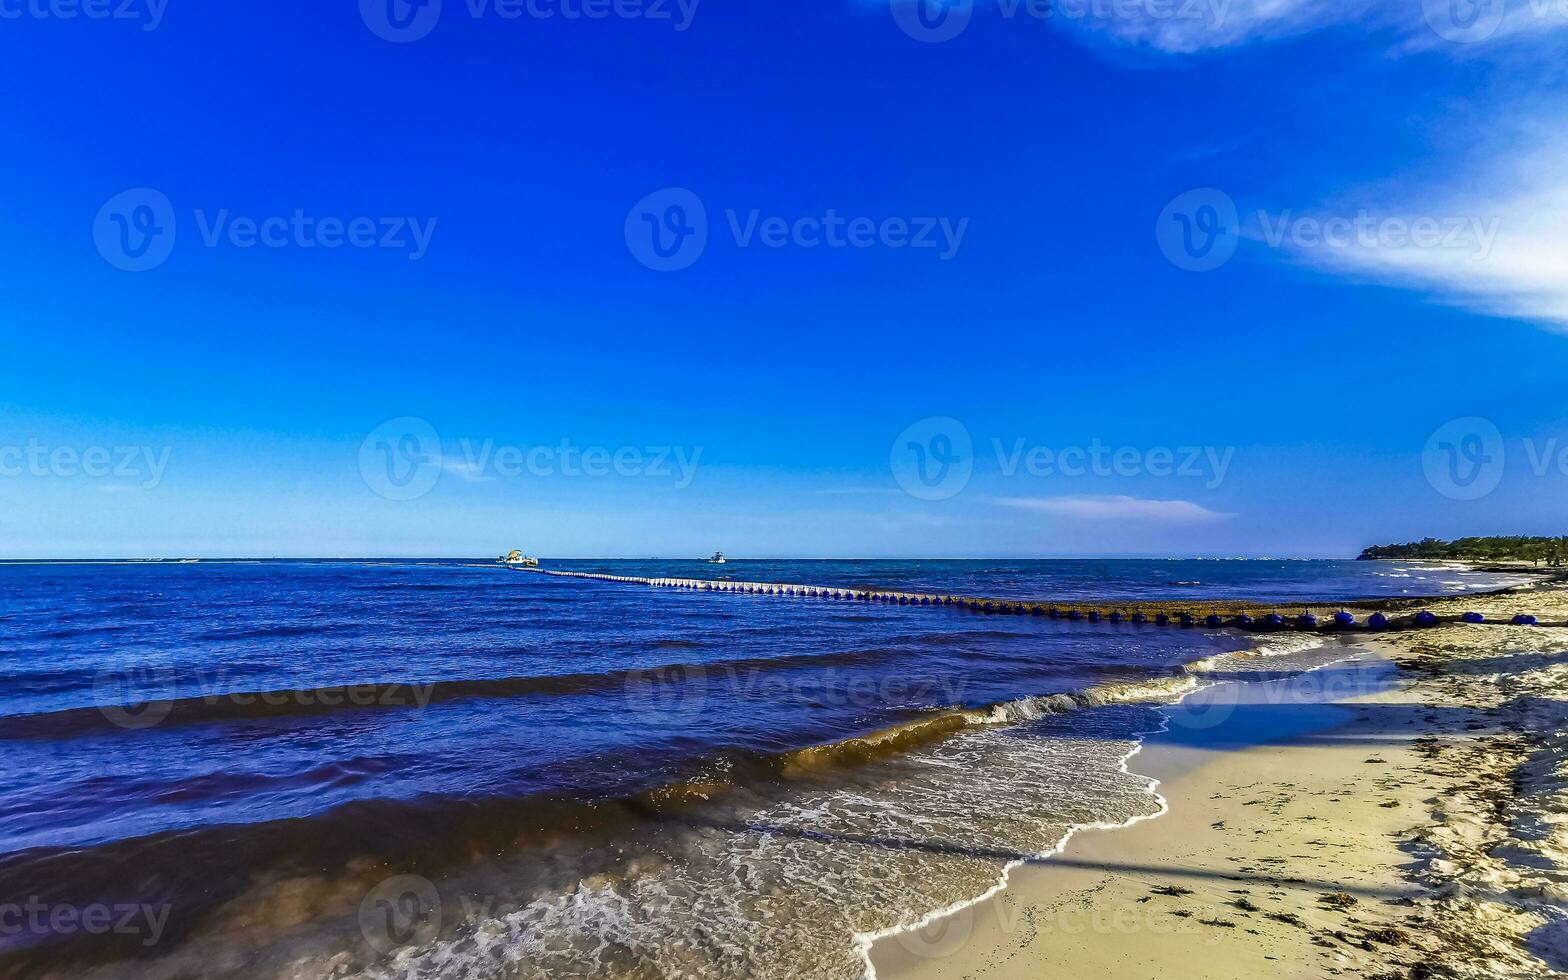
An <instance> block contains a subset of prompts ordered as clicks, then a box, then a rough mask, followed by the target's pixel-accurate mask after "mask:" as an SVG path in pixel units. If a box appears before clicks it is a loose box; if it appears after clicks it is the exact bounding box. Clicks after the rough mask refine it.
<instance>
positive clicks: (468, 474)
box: [441, 456, 491, 483]
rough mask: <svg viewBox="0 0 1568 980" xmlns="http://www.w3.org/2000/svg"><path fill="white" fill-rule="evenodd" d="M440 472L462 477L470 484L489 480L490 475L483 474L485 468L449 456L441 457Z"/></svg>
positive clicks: (469, 461)
mask: <svg viewBox="0 0 1568 980" xmlns="http://www.w3.org/2000/svg"><path fill="white" fill-rule="evenodd" d="M441 470H442V472H444V473H450V474H452V475H453V476H457V477H462V478H463V479H465V480H468V481H469V482H471V483H483V482H485V481H486V480H489V479H491V476H490V474H488V473H486V472H485V468H484V466H482V465H481V464H479V463H476V462H473V461H471V460H465V459H457V458H455V457H451V456H442V457H441Z"/></svg>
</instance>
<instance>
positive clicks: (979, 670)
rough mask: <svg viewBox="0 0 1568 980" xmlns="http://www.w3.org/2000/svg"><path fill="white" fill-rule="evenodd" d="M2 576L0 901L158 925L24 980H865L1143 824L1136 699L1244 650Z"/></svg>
mask: <svg viewBox="0 0 1568 980" xmlns="http://www.w3.org/2000/svg"><path fill="white" fill-rule="evenodd" d="M551 564H552V565H553V566H554V567H563V568H570V569H572V570H587V571H600V570H604V571H611V572H614V573H618V574H656V575H663V574H682V575H686V576H694V577H695V576H699V575H700V576H704V577H708V576H710V575H712V574H713V573H714V572H715V571H717V572H719V573H720V574H724V575H729V576H731V577H735V578H745V579H749V580H778V581H792V582H809V583H813V584H824V585H852V584H853V585H880V586H886V587H903V588H917V587H918V588H927V589H932V590H939V591H947V592H967V593H970V594H985V595H998V596H1003V595H1007V596H1018V597H1029V598H1051V597H1063V598H1072V597H1074V596H1079V595H1081V596H1085V597H1086V596H1088V595H1106V596H1117V595H1126V596H1137V595H1147V594H1149V592H1148V591H1147V590H1153V592H1154V594H1161V595H1166V594H1168V595H1182V597H1191V596H1190V595H1185V594H1182V593H1181V592H1180V591H1179V590H1183V589H1185V590H1197V591H1199V592H1204V591H1205V590H1206V593H1207V594H1212V595H1215V596H1238V597H1248V598H1251V597H1264V598H1269V597H1277V598H1286V597H1305V596H1313V597H1323V598H1350V597H1355V596H1358V595H1372V594H1390V593H1394V594H1397V591H1398V589H1402V588H1418V589H1420V588H1425V587H1426V585H1427V583H1429V582H1436V581H1437V580H1438V576H1440V577H1441V578H1442V579H1445V580H1449V581H1455V580H1457V579H1456V578H1455V573H1454V572H1453V571H1452V570H1450V569H1442V570H1436V571H1432V572H1422V573H1421V574H1422V575H1426V576H1431V578H1422V579H1420V580H1417V584H1416V585H1414V586H1412V585H1411V580H1405V579H1388V580H1387V581H1388V582H1389V583H1391V584H1389V585H1388V586H1386V587H1384V588H1382V589H1381V590H1380V589H1378V588H1376V587H1375V585H1376V583H1378V582H1380V581H1383V580H1381V579H1379V578H1378V577H1377V575H1378V574H1379V573H1380V572H1390V573H1393V572H1394V567H1395V566H1387V567H1384V568H1372V569H1370V571H1369V570H1368V566H1367V565H1366V564H1365V563H1362V564H1360V565H1358V564H1357V563H1317V562H1300V563H1262V562H1235V563H1228V562H1191V563H1189V562H1112V563H1085V562H1063V563H1050V562H1045V563H990V564H987V563H971V562H953V563H947V562H800V563H777V562H774V563H742V562H735V563H732V564H730V565H727V566H707V565H704V564H702V563H682V564H680V565H679V566H677V565H675V564H673V563H666V564H658V563H651V562H626V563H613V564H611V563H593V562H561V563H551ZM607 566H608V567H607ZM1198 566H1201V569H1202V570H1201V578H1200V577H1198V576H1199V575H1200V573H1199V572H1198V571H1195V570H1194V568H1196V567H1198ZM1398 567H1404V566H1398ZM1396 574H1406V573H1404V572H1399V573H1396ZM1096 576H1099V580H1098V581H1096ZM1188 576H1193V577H1191V578H1189V577H1188ZM1314 576H1316V578H1315V579H1314ZM1249 577H1250V580H1251V590H1250V591H1249ZM1162 578H1164V579H1168V580H1169V581H1183V582H1187V581H1205V582H1206V583H1208V584H1206V585H1204V586H1171V587H1169V589H1173V590H1177V591H1161V590H1159V589H1156V587H1155V586H1153V585H1151V584H1149V583H1151V582H1154V581H1156V580H1160V579H1162ZM0 580H3V581H4V584H5V585H6V586H7V588H6V593H5V594H6V595H7V602H6V606H5V608H4V610H3V611H0V615H3V617H4V620H3V622H4V623H5V626H6V631H7V642H6V643H5V645H4V648H3V649H0V670H3V671H4V674H5V678H6V687H5V690H6V692H7V693H6V697H5V699H4V702H3V708H0V771H4V772H5V773H7V775H8V779H7V783H6V785H5V787H4V789H3V790H0V814H3V815H4V817H5V819H4V820H3V821H0V885H3V886H4V890H5V891H6V892H7V893H9V894H19V895H29V896H37V897H38V899H39V901H40V902H41V903H43V904H45V905H47V906H52V907H59V906H71V907H81V906H85V905H91V904H93V903H101V904H123V905H127V906H129V905H136V904H139V905H145V906H148V907H153V908H158V909H166V910H167V916H166V921H165V922H164V924H163V925H162V927H161V928H160V929H159V930H157V937H156V940H155V941H154V942H151V943H149V942H147V941H146V940H147V939H149V938H151V933H152V931H153V930H151V929H150V928H144V929H143V930H142V931H140V932H134V933H131V934H129V935H125V934H118V933H115V934H107V935H102V936H97V935H86V934H84V933H82V932H81V931H79V930H78V931H77V932H74V933H65V934H62V933H61V932H60V930H58V929H53V928H50V929H33V930H24V931H23V932H22V933H21V934H20V935H6V936H3V937H0V968H3V969H4V970H5V972H6V973H8V974H16V975H32V974H40V973H48V972H51V971H57V975H62V976H77V975H83V971H84V970H86V969H87V968H88V967H87V965H86V964H85V963H82V962H80V961H79V960H80V958H81V957H83V956H88V957H90V958H92V959H95V960H98V961H100V962H102V963H103V964H105V965H104V966H103V967H102V969H105V970H107V971H108V973H109V974H110V975H121V974H123V975H135V976H158V975H166V976H186V975H191V976H196V975H205V976H216V975H224V974H226V973H227V974H231V975H237V976H280V975H301V976H319V975H322V974H323V973H324V972H328V971H329V970H332V969H336V970H341V971H364V972H366V973H367V974H369V975H380V976H387V975H410V976H412V975H416V974H417V975H427V976H428V975H438V976H453V977H467V976H473V977H480V976H485V977H489V976H495V977H501V976H535V975H540V974H548V975H550V976H574V975H583V976H589V975H592V976H626V977H641V976H649V977H652V976H672V975H680V976H725V977H734V976H778V977H796V976H800V977H804V976H811V977H832V976H845V977H849V976H858V975H860V973H861V971H862V970H863V962H862V961H861V958H860V954H859V952H858V948H857V947H858V945H859V943H860V940H859V939H858V938H857V937H863V936H865V935H866V934H869V933H875V932H879V931H883V930H887V929H889V928H894V927H897V926H900V925H907V924H909V923H911V922H913V921H916V920H918V919H919V918H920V917H922V916H924V915H926V914H929V913H930V912H932V911H934V910H936V909H940V908H943V907H946V906H949V905H951V904H953V903H955V902H961V901H965V900H968V899H971V898H973V897H974V896H976V895H978V894H981V893H983V892H985V891H986V890H988V889H989V888H991V887H993V886H994V884H995V882H996V881H997V879H998V877H999V875H1000V874H1001V870H1002V869H1003V868H1004V867H1005V866H1006V865H1007V864H1008V863H1009V862H1011V861H1015V860H1018V859H1021V858H1023V857H1027V856H1029V855H1033V854H1038V853H1042V852H1045V851H1049V850H1050V849H1051V848H1052V847H1054V845H1055V843H1056V842H1057V841H1058V840H1060V838H1061V837H1062V835H1063V834H1065V833H1066V832H1067V831H1068V829H1070V828H1071V827H1072V826H1073V825H1075V824H1081V823H1093V822H1108V823H1120V822H1124V821H1126V820H1128V819H1132V818H1136V817H1139V816H1146V815H1148V814H1149V813H1151V812H1153V811H1154V809H1155V808H1156V807H1157V805H1158V802H1157V800H1156V798H1155V797H1154V796H1153V795H1152V794H1151V793H1150V792H1149V785H1148V782H1147V780H1144V779H1142V777H1138V776H1136V775H1132V774H1129V773H1128V772H1126V771H1125V768H1124V767H1123V765H1122V760H1123V759H1124V758H1125V757H1126V756H1127V754H1128V753H1129V752H1131V751H1132V749H1133V748H1134V747H1135V746H1136V745H1137V740H1138V738H1139V736H1140V734H1141V733H1143V732H1147V731H1149V730H1151V729H1153V728H1155V727H1158V726H1159V724H1160V723H1161V720H1160V716H1159V713H1158V712H1157V711H1156V709H1155V708H1154V707H1152V706H1151V705H1150V704H1147V703H1140V702H1136V701H1130V700H1129V699H1131V698H1137V697H1142V696H1151V695H1152V696H1155V697H1164V698H1169V697H1173V696H1175V695H1177V694H1179V693H1180V692H1181V691H1184V690H1187V689H1189V688H1190V687H1191V686H1192V685H1193V684H1194V683H1195V681H1194V679H1193V678H1192V676H1190V674H1189V672H1188V671H1187V669H1186V665H1188V664H1190V663H1193V662H1195V661H1200V660H1203V659H1205V658H1209V657H1213V656H1215V655H1221V654H1224V653H1226V652H1227V651H1234V650H1239V649H1242V648H1243V647H1245V646H1247V645H1248V644H1249V643H1250V641H1249V640H1248V639H1246V638H1243V637H1240V636H1235V635H1228V634H1226V633H1223V632H1213V633H1209V632H1205V631H1202V630H1157V629H1153V628H1138V627H1132V626H1113V625H1110V624H1087V623H1079V624H1067V623H1057V622H1052V621H1050V620H1045V619H1035V618H1018V617H1012V618H1007V619H998V618H989V617H984V616H978V615H975V614H972V613H966V612H963V611H959V610H954V609H947V608H942V609H922V608H909V607H899V606H886V605H875V606H873V605H859V604H855V605H842V604H829V603H822V602H813V601H810V600H795V599H784V598H774V597H751V596H736V595H716V594H711V593H688V592H670V591H662V590H660V591H656V590H649V589H646V588H639V587H628V586H622V585H612V584H607V583H599V582H585V581H579V580H560V579H551V578H548V577H545V576H532V575H519V574H516V573H512V572H509V571H507V570H505V569H499V568H496V567H494V566H483V565H473V564H470V563H462V562H391V563H389V562H375V563H369V562H366V563H356V562H277V563H203V564H199V565H173V564H163V563H160V564H143V565H92V566H89V565H71V564H67V565H37V564H35V565H14V566H0ZM1464 581H1465V582H1466V584H1467V585H1468V586H1471V587H1481V586H1486V585H1490V584H1493V583H1494V582H1495V581H1496V580H1495V579H1492V578H1488V577H1486V576H1479V575H1473V576H1467V577H1466V578H1465V580H1464ZM1314 582H1315V588H1316V591H1314ZM1140 590H1145V591H1140ZM1430 591H1441V588H1431V589H1430ZM1069 695H1071V696H1069ZM432 971H433V972H432Z"/></svg>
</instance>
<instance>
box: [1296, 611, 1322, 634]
mask: <svg viewBox="0 0 1568 980" xmlns="http://www.w3.org/2000/svg"><path fill="white" fill-rule="evenodd" d="M1296 625H1297V626H1301V627H1304V628H1306V629H1309V630H1310V629H1317V627H1318V618H1317V617H1316V616H1314V615H1312V614H1311V613H1302V614H1301V615H1300V616H1297V617H1296Z"/></svg>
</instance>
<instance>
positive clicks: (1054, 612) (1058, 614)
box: [1045, 606, 1062, 619]
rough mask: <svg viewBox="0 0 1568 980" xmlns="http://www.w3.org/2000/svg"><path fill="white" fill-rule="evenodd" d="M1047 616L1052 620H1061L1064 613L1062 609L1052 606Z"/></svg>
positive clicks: (1047, 611)
mask: <svg viewBox="0 0 1568 980" xmlns="http://www.w3.org/2000/svg"><path fill="white" fill-rule="evenodd" d="M1045 614H1046V615H1047V616H1049V617H1051V618H1052V619H1061V618H1062V611H1061V610H1060V609H1058V608H1056V607H1055V606H1052V607H1051V608H1050V609H1047V610H1046V612H1045Z"/></svg>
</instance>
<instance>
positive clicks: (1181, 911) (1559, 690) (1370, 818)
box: [871, 584, 1568, 980]
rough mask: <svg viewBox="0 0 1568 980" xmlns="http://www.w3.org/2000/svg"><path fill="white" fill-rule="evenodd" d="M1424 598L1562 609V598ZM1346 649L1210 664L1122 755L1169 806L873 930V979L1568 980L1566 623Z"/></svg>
mask: <svg viewBox="0 0 1568 980" xmlns="http://www.w3.org/2000/svg"><path fill="white" fill-rule="evenodd" d="M1461 607H1462V608H1461ZM1432 608H1433V609H1434V611H1438V612H1443V613H1452V612H1458V611H1463V610H1471V609H1474V610H1478V611H1481V612H1483V613H1487V614H1488V615H1489V616H1492V617H1495V616H1499V615H1501V614H1502V613H1503V612H1505V611H1506V612H1508V613H1509V615H1512V613H1514V612H1518V611H1521V610H1525V611H1530V612H1533V613H1537V614H1541V615H1545V614H1551V615H1553V616H1555V618H1557V619H1561V618H1562V616H1563V614H1564V612H1565V611H1568V590H1565V589H1564V588H1563V586H1561V585H1557V584H1552V585H1542V586H1540V587H1537V588H1533V589H1526V590H1523V591H1521V592H1519V593H1515V594H1512V595H1501V596H1495V597H1487V598H1472V599H1468V600H1456V601H1453V602H1446V603H1435V604H1433V606H1432ZM1343 653H1344V656H1345V658H1346V659H1345V660H1344V661H1342V662H1340V663H1336V664H1334V665H1331V666H1329V667H1325V668H1322V669H1319V670H1315V671H1310V672H1300V671H1268V670H1263V671H1261V672H1259V673H1250V674H1249V673H1248V672H1245V671H1236V670H1231V671H1229V672H1227V673H1224V674H1216V675H1214V676H1213V678H1212V679H1213V680H1215V681H1217V684H1216V685H1215V686H1214V687H1211V688H1209V689H1208V690H1206V691H1204V692H1202V693H1201V694H1199V695H1196V696H1194V697H1193V698H1189V699H1188V701H1186V702H1184V703H1183V704H1181V705H1179V706H1177V707H1175V708H1173V709H1172V710H1171V712H1170V715H1171V724H1170V728H1169V730H1168V731H1167V732H1165V733H1163V734H1160V735H1156V736H1153V737H1151V738H1150V739H1149V741H1148V742H1147V743H1146V745H1145V746H1144V748H1143V750H1142V751H1141V752H1140V753H1139V754H1138V755H1136V756H1135V757H1134V758H1132V759H1131V760H1130V761H1129V768H1130V769H1131V771H1133V772H1135V773H1140V774H1144V775H1148V776H1150V777H1153V778H1156V779H1158V780H1160V787H1159V792H1160V793H1161V795H1162V796H1163V797H1164V798H1165V800H1166V801H1167V803H1168V806H1169V811H1168V812H1167V813H1165V814H1164V815H1163V816H1161V817H1158V818H1155V819H1151V820H1146V821H1142V822H1139V823H1137V824H1135V825H1133V826H1131V827H1127V828H1124V829H1119V830H1104V831H1102V830H1085V831H1080V832H1079V833H1077V834H1076V835H1074V836H1073V837H1072V838H1071V839H1070V840H1069V841H1068V842H1067V844H1066V845H1065V846H1064V848H1063V849H1062V851H1061V852H1060V853H1059V854H1056V855H1053V856H1050V857H1049V858H1046V859H1043V860H1040V861H1037V862H1032V863H1030V864H1027V865H1024V866H1021V867H1018V868H1015V869H1014V870H1013V871H1012V873H1011V875H1010V878H1009V881H1008V885H1007V887H1006V889H1005V890H1003V891H1001V892H1000V893H998V894H997V895H996V896H994V897H993V898H990V899H988V900H986V901H983V902H980V903H978V904H975V905H973V906H970V907H968V908H965V909H963V910H961V911H959V912H956V913H954V914H952V915H949V916H947V917H945V918H943V919H940V920H937V921H935V922H933V923H931V924H930V925H929V926H927V927H926V928H924V929H922V930H919V931H915V932H909V933H903V934H899V935H895V936H892V937H889V938H886V939H882V940H879V941H878V942H877V943H876V945H875V946H874V948H873V949H872V952H871V959H872V963H873V965H874V967H875V970H876V973H877V975H878V976H879V977H881V978H883V980H948V978H955V980H956V978H959V977H995V978H1002V980H1008V978H1023V977H1031V978H1035V977H1041V976H1047V977H1054V976H1061V977H1097V976H1120V977H1164V978H1171V977H1195V978H1196V977H1204V978H1208V977H1238V976H1249V977H1326V976H1342V975H1343V976H1365V977H1379V978H1395V977H1412V978H1416V977H1445V976H1453V977H1501V976H1519V977H1540V976H1561V975H1563V974H1562V973H1560V972H1558V971H1561V970H1563V969H1565V968H1568V911H1565V910H1568V883H1565V881H1564V872H1563V871H1562V870H1561V869H1562V868H1563V867H1564V859H1565V858H1568V828H1565V826H1564V825H1565V822H1568V818H1565V817H1564V816H1563V814H1564V813H1565V812H1568V793H1565V791H1564V787H1565V785H1568V784H1565V783H1564V779H1563V777H1564V774H1563V772H1562V771H1561V764H1562V750H1563V747H1564V742H1565V740H1568V736H1565V735H1564V733H1563V732H1562V730H1561V728H1562V721H1563V719H1564V718H1565V717H1568V704H1565V702H1564V701H1562V700H1560V699H1561V698H1562V697H1563V692H1564V691H1565V690H1568V631H1563V630H1545V629H1530V628H1516V627H1507V626H1485V627H1464V626H1449V627H1444V628H1441V629H1436V630H1428V631H1421V632H1415V633H1404V634H1395V635H1389V636H1382V637H1378V638H1376V639H1360V640H1358V641H1356V642H1355V643H1347V644H1346V645H1345V647H1344V650H1343Z"/></svg>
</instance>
